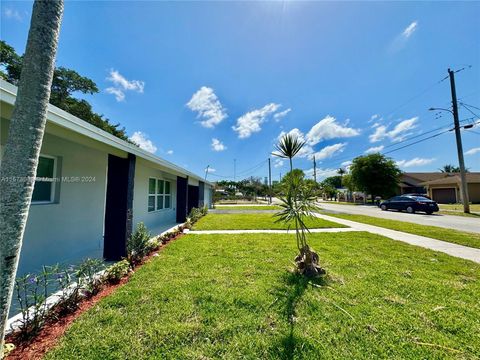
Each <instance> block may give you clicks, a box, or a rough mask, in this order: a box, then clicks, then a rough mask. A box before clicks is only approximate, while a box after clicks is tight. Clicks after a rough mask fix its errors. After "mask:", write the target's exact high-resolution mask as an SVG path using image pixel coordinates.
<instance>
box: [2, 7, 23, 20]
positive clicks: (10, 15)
mask: <svg viewBox="0 0 480 360" xmlns="http://www.w3.org/2000/svg"><path fill="white" fill-rule="evenodd" d="M3 14H4V15H5V17H6V18H7V19H13V20H17V21H22V20H23V16H22V15H21V14H20V12H19V11H18V10H15V9H12V8H6V9H5V11H4V12H3Z"/></svg>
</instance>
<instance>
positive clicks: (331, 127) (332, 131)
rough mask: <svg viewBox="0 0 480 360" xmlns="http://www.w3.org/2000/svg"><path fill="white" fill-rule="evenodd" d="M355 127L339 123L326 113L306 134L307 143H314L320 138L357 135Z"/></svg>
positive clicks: (320, 139)
mask: <svg viewBox="0 0 480 360" xmlns="http://www.w3.org/2000/svg"><path fill="white" fill-rule="evenodd" d="M359 134H360V132H359V131H358V130H356V129H353V128H350V127H347V126H346V124H345V125H340V124H338V123H337V121H336V119H335V118H334V117H333V116H330V115H327V116H326V117H325V118H324V119H322V120H320V121H319V122H318V123H316V124H315V125H314V126H313V127H312V128H311V129H310V131H309V132H308V133H307V135H306V139H307V143H308V144H309V145H316V144H318V143H319V142H320V141H322V140H328V139H334V138H346V137H352V136H357V135H359Z"/></svg>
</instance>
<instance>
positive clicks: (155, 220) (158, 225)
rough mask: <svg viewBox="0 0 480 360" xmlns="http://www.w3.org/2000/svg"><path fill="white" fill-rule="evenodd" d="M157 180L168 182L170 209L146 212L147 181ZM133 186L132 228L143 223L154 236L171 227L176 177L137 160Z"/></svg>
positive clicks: (175, 193) (174, 210)
mask: <svg viewBox="0 0 480 360" xmlns="http://www.w3.org/2000/svg"><path fill="white" fill-rule="evenodd" d="M151 177H153V178H157V179H163V180H168V181H170V189H171V194H172V198H171V208H170V209H162V210H157V211H152V212H148V179H149V178H151ZM134 181H135V184H134V193H133V226H134V228H135V227H136V226H137V224H138V223H139V222H143V223H144V224H145V226H146V227H147V229H148V230H149V231H150V232H151V233H152V235H156V234H159V233H161V232H162V231H164V230H166V229H168V228H170V227H172V225H174V224H175V220H176V209H177V207H176V205H177V196H176V195H177V176H176V175H173V174H170V173H168V172H167V171H165V170H161V169H160V168H159V167H158V166H157V165H155V164H152V163H150V162H149V161H146V160H143V159H139V158H137V162H136V164H135V180H134Z"/></svg>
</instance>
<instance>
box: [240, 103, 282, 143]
mask: <svg viewBox="0 0 480 360" xmlns="http://www.w3.org/2000/svg"><path fill="white" fill-rule="evenodd" d="M279 107H280V104H275V103H270V104H267V105H265V106H264V107H263V108H261V109H255V110H253V111H250V112H248V113H246V114H244V115H242V116H240V117H239V118H238V119H237V125H236V126H232V129H233V130H234V131H235V132H237V134H238V137H239V138H240V139H246V138H248V137H250V136H251V135H252V134H253V133H256V132H259V131H260V130H262V127H261V125H262V124H263V123H264V122H265V121H267V117H268V116H269V115H270V114H272V113H274V112H275V111H277V110H278V108H279Z"/></svg>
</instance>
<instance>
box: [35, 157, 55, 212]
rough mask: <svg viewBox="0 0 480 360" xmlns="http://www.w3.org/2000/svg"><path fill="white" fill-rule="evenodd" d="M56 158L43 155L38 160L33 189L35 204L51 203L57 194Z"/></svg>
mask: <svg viewBox="0 0 480 360" xmlns="http://www.w3.org/2000/svg"><path fill="white" fill-rule="evenodd" d="M56 165H57V164H56V161H55V158H53V157H50V156H45V155H41V156H40V158H39V159H38V167H37V175H36V179H35V185H34V187H33V195H32V202H33V203H51V202H53V198H54V194H55V179H54V177H55V170H56Z"/></svg>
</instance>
